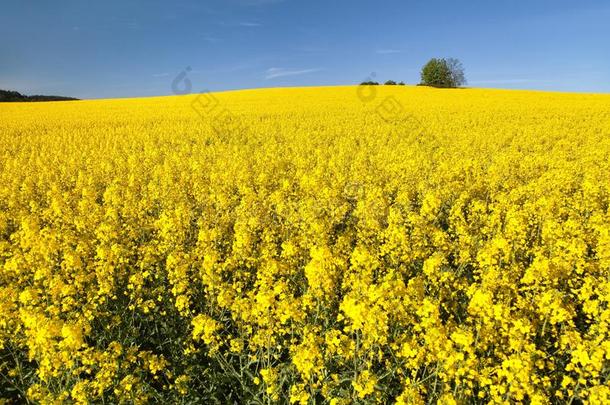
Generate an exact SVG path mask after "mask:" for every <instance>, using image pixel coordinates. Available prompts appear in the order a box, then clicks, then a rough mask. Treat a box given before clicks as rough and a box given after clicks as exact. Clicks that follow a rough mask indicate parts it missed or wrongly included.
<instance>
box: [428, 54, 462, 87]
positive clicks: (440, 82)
mask: <svg viewBox="0 0 610 405" xmlns="http://www.w3.org/2000/svg"><path fill="white" fill-rule="evenodd" d="M421 84H422V85H424V86H432V87H443V88H455V87H460V86H463V85H464V84H466V77H465V76H464V68H463V66H462V63H461V62H460V61H459V60H458V59H454V58H448V59H444V58H440V59H439V58H432V59H430V60H429V61H428V63H426V65H425V66H424V67H423V68H422V70H421Z"/></svg>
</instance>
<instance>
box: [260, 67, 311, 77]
mask: <svg viewBox="0 0 610 405" xmlns="http://www.w3.org/2000/svg"><path fill="white" fill-rule="evenodd" d="M321 70H322V69H321V68H314V69H286V68H275V67H274V68H269V69H267V71H266V72H265V79H266V80H270V79H275V78H277V77H287V76H300V75H305V74H308V73H315V72H319V71H321Z"/></svg>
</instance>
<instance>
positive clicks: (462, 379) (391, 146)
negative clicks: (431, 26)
mask: <svg viewBox="0 0 610 405" xmlns="http://www.w3.org/2000/svg"><path fill="white" fill-rule="evenodd" d="M609 206H610V96H608V95H583V94H560V93H543V92H525V91H500V90H477V89H458V90H438V89H430V88H425V87H403V86H380V87H354V86H352V87H328V88H293V89H268V90H247V91H237V92H227V93H217V94H202V95H189V96H176V97H161V98H148V99H124V100H99V101H77V102H61V103H42V104H39V103H31V104H22V103H15V104H4V105H0V398H2V399H0V403H13V402H15V403H22V402H25V401H26V400H27V401H30V402H34V403H45V404H48V403H89V402H95V403H147V402H148V403H167V404H170V403H223V404H224V403H234V402H238V403H255V404H256V403H258V404H269V403H300V404H309V403H311V404H313V403H330V404H337V405H338V404H351V403H394V402H396V403H398V404H411V403H413V404H423V403H434V402H438V403H443V404H451V403H502V402H512V403H520V402H523V403H536V404H543V403H565V402H574V403H578V402H585V403H591V404H598V403H604V402H606V403H607V402H608V401H610V388H609V384H610V380H609V379H610V328H609V327H610V306H609V302H610V211H609Z"/></svg>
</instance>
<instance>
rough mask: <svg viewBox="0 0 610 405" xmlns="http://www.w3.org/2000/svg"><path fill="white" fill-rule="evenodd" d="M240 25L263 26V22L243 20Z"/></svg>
mask: <svg viewBox="0 0 610 405" xmlns="http://www.w3.org/2000/svg"><path fill="white" fill-rule="evenodd" d="M237 25H239V26H240V27H262V26H263V24H261V23H257V22H251V21H242V22H239V23H237Z"/></svg>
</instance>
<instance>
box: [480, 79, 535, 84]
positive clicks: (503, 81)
mask: <svg viewBox="0 0 610 405" xmlns="http://www.w3.org/2000/svg"><path fill="white" fill-rule="evenodd" d="M545 81H547V80H535V79H493V80H469V81H468V83H469V84H521V83H540V82H545Z"/></svg>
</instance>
